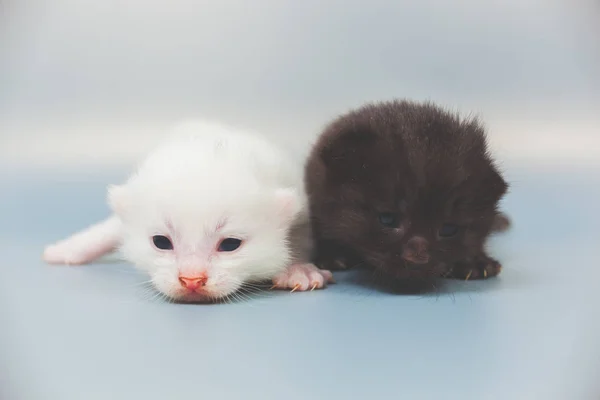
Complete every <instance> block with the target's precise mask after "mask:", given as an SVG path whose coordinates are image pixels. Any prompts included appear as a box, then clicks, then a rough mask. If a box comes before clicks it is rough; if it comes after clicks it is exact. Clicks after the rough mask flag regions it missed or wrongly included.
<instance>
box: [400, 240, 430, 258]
mask: <svg viewBox="0 0 600 400" xmlns="http://www.w3.org/2000/svg"><path fill="white" fill-rule="evenodd" d="M427 245H428V243H427V239H425V238H423V237H420V236H414V237H412V238H410V240H409V241H408V242H407V243H406V245H405V246H404V251H403V252H402V258H404V259H405V260H406V261H408V262H411V263H414V264H426V263H427V262H429V254H428V253H427Z"/></svg>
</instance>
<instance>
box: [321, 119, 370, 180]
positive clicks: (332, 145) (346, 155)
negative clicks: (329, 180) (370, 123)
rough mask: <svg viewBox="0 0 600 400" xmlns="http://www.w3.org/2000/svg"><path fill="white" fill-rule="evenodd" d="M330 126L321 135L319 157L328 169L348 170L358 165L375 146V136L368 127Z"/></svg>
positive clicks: (353, 125)
mask: <svg viewBox="0 0 600 400" xmlns="http://www.w3.org/2000/svg"><path fill="white" fill-rule="evenodd" d="M339 125H340V124H332V125H331V126H329V127H328V128H327V129H326V130H325V132H324V133H323V136H322V137H323V142H322V144H321V146H322V147H321V151H320V157H321V160H322V161H323V163H325V165H327V166H328V167H330V168H334V169H340V168H348V167H352V166H354V165H356V164H357V163H358V164H360V162H361V160H363V159H364V158H365V157H366V154H367V152H368V151H369V150H370V149H371V148H372V147H373V146H374V145H375V144H376V142H377V136H376V135H375V133H374V132H373V131H372V130H370V129H369V128H368V127H365V126H360V125H357V124H352V125H351V126H348V124H344V125H345V126H339Z"/></svg>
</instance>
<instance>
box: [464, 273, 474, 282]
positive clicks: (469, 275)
mask: <svg viewBox="0 0 600 400" xmlns="http://www.w3.org/2000/svg"><path fill="white" fill-rule="evenodd" d="M472 273H473V270H470V271H469V273H468V274H467V277H466V278H465V281H468V280H469V278H470V277H471V274H472Z"/></svg>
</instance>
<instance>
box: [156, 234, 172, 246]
mask: <svg viewBox="0 0 600 400" xmlns="http://www.w3.org/2000/svg"><path fill="white" fill-rule="evenodd" d="M152 242H153V243H154V245H155V246H156V248H157V249H160V250H173V243H171V239H169V238H168V237H166V236H162V235H155V236H152Z"/></svg>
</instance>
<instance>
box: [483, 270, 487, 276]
mask: <svg viewBox="0 0 600 400" xmlns="http://www.w3.org/2000/svg"><path fill="white" fill-rule="evenodd" d="M483 277H484V278H487V269H485V268H484V269H483Z"/></svg>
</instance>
